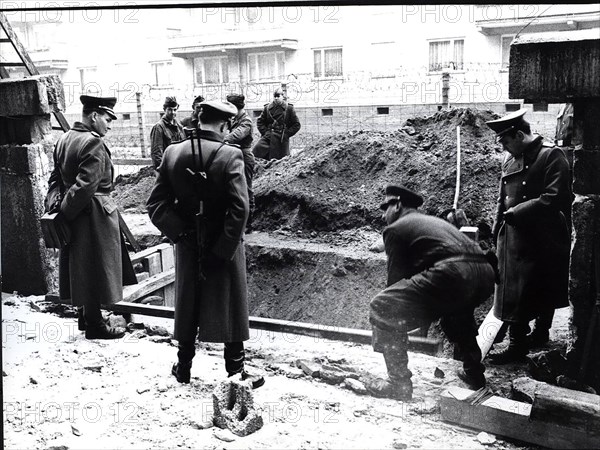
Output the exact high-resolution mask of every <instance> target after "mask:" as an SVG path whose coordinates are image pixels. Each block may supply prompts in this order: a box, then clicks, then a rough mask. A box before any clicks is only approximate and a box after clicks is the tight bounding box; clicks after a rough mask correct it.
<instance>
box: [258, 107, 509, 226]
mask: <svg viewBox="0 0 600 450" xmlns="http://www.w3.org/2000/svg"><path fill="white" fill-rule="evenodd" d="M495 118H497V115H496V114H494V113H492V112H490V111H478V110H473V109H452V110H449V111H442V112H438V113H436V114H435V115H433V116H429V117H418V118H414V119H409V120H407V121H406V123H405V124H404V126H403V127H402V128H400V129H398V130H394V131H388V132H380V131H368V132H367V131H353V132H349V133H345V134H337V135H333V136H330V137H327V138H324V139H321V140H320V141H319V142H317V143H316V144H315V145H313V146H311V147H309V148H307V149H306V150H304V151H303V152H301V153H298V154H296V155H294V156H291V157H288V158H284V159H283V160H280V161H270V162H266V163H264V162H260V163H259V167H258V170H257V175H256V178H255V185H254V186H255V195H256V206H257V212H256V215H255V219H254V226H255V228H257V229H260V230H275V229H289V230H316V231H335V230H340V229H346V230H348V229H354V228H359V227H364V226H372V227H375V228H381V226H382V225H383V223H382V221H381V212H380V210H379V209H378V205H379V203H380V202H381V199H382V195H383V192H384V189H385V185H386V184H388V183H390V182H397V183H402V184H404V185H405V186H407V187H409V188H411V189H415V190H416V191H418V192H421V193H422V194H423V196H424V198H425V203H424V205H423V210H424V211H425V212H427V213H428V214H432V215H436V216H440V215H442V213H443V212H444V211H446V210H448V209H449V208H451V207H452V204H453V200H454V190H455V182H456V150H457V148H456V127H457V126H460V127H461V166H462V167H461V173H462V175H461V190H460V196H459V205H458V206H459V208H463V209H464V210H465V212H466V214H467V217H468V219H469V221H470V223H471V224H472V225H477V224H479V223H480V222H484V223H486V224H487V225H488V226H489V225H491V223H492V220H493V212H494V209H495V199H496V196H497V187H498V180H499V176H500V163H501V155H500V154H498V153H496V152H495V148H496V147H497V145H496V144H495V141H494V139H495V138H494V133H493V132H492V131H491V130H490V129H489V128H488V127H487V126H486V125H485V121H487V120H492V119H495Z"/></svg>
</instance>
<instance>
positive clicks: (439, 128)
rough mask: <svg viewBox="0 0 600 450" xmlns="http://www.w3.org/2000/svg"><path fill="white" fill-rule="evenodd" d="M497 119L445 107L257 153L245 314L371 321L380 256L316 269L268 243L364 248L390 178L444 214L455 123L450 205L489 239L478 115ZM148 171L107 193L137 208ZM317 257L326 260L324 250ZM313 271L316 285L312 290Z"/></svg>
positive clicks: (149, 240) (357, 323)
mask: <svg viewBox="0 0 600 450" xmlns="http://www.w3.org/2000/svg"><path fill="white" fill-rule="evenodd" d="M495 118H497V115H496V114H494V113H492V112H490V111H480V110H475V109H452V110H449V111H441V112H438V113H436V114H434V115H433V116H429V117H415V118H412V119H409V120H407V121H406V122H405V124H404V125H403V126H402V127H401V128H400V129H397V130H392V131H387V132H379V131H368V132H366V131H360V130H356V131H352V132H349V133H344V134H338V135H333V136H330V137H327V138H324V139H321V140H320V141H319V142H317V143H316V144H315V145H312V146H310V147H308V148H306V149H305V150H303V151H301V152H299V153H296V154H293V155H291V156H290V157H287V158H284V159H282V160H279V161H275V160H273V161H268V162H267V161H265V160H258V164H257V169H256V175H255V179H254V192H255V196H256V213H255V215H254V220H253V226H254V228H255V229H256V230H259V231H262V232H264V234H263V233H255V234H253V235H250V236H247V241H248V242H249V243H251V244H252V245H253V246H254V247H253V248H256V246H264V248H265V250H264V251H263V250H261V251H249V252H248V253H249V258H248V274H249V284H250V287H251V289H250V307H251V314H254V315H258V316H262V317H271V318H278V319H286V320H297V321H305V322H315V323H321V324H325V325H337V326H353V327H355V328H365V329H368V328H370V326H369V323H368V317H367V314H366V312H365V311H366V310H367V305H368V301H369V300H370V298H372V297H373V296H374V295H375V294H376V293H377V292H378V291H379V290H381V289H383V288H384V287H385V284H384V283H385V263H384V262H381V261H380V263H379V265H377V264H376V263H374V262H369V257H368V255H367V259H364V257H362V256H361V257H357V258H358V259H357V260H352V258H344V257H341V258H340V257H331V263H330V264H329V263H327V264H326V267H327V269H326V270H325V271H323V266H321V265H319V264H316V261H315V264H311V261H304V260H305V259H307V258H308V259H310V256H306V255H297V254H295V253H293V252H292V253H290V252H286V250H285V249H280V250H273V249H272V248H271V249H269V248H268V247H269V246H271V247H272V246H273V241H279V242H280V244H278V245H279V246H281V247H284V246H285V245H289V246H290V247H293V246H298V245H304V244H303V243H305V245H308V246H310V245H317V246H320V247H321V249H329V250H330V251H331V252H332V253H339V252H340V251H346V252H349V253H350V254H354V255H361V254H362V255H364V254H368V251H369V248H370V247H372V246H373V244H375V243H377V242H378V241H379V240H380V239H381V237H380V236H381V230H382V228H383V226H384V223H383V221H382V219H381V212H380V210H379V208H378V205H379V203H380V202H381V200H382V196H383V193H384V189H385V186H386V185H387V184H388V183H400V184H404V185H405V186H407V187H409V188H411V189H414V190H416V191H418V192H420V193H422V195H423V197H424V198H425V203H424V205H423V207H422V209H423V210H424V211H425V212H426V213H428V214H432V215H436V216H442V217H445V216H446V213H447V211H448V210H449V208H451V206H452V205H453V201H454V195H455V185H456V170H457V137H456V133H457V127H460V150H461V168H460V169H461V185H460V196H459V202H458V207H459V208H460V209H463V210H464V211H465V213H466V215H467V219H468V220H469V224H470V225H473V226H478V228H479V235H480V240H481V244H482V245H483V246H489V245H490V240H489V237H490V236H489V232H490V229H491V225H492V222H493V214H494V210H495V199H496V195H497V188H498V180H499V176H500V163H501V158H502V156H501V154H499V153H497V149H498V146H497V144H496V143H495V137H494V133H493V132H492V131H491V130H490V129H489V128H488V127H487V126H486V125H485V122H486V121H488V120H492V119H495ZM154 179H155V172H154V170H153V169H152V168H150V167H147V168H144V169H142V170H141V171H139V172H138V173H134V174H131V175H126V176H119V177H118V178H117V180H116V188H115V191H114V193H113V196H114V198H115V200H116V201H117V203H118V204H119V206H120V208H121V209H122V210H123V211H125V212H127V213H136V212H138V213H142V214H143V213H145V202H146V199H147V196H148V194H149V192H150V191H151V189H152V186H153V183H154ZM128 220H129V219H128ZM135 221H136V223H137V222H138V220H137V219H136V220H135ZM135 226H137V225H134V227H132V228H135ZM130 227H131V225H130ZM134 231H135V230H134ZM138 237H139V240H140V241H141V243H142V244H144V245H154V244H156V243H158V242H160V235H159V234H157V233H154V234H152V233H148V232H143V233H138ZM286 242H287V243H288V244H286ZM288 253H289V254H288ZM315 255H321V256H318V257H316V256H315V258H316V259H326V258H327V256H322V255H323V252H319V253H315ZM344 265H346V266H347V267H344ZM295 266H298V267H299V268H300V269H299V270H295V269H294V267H295ZM320 278H322V280H321V281H322V283H321V284H322V289H317V287H315V286H317V285H318V284H319V283H320V281H319V280H320ZM342 278H343V286H344V287H343V289H342V290H340V287H339V285H340V284H342V283H340V281H341V280H342ZM309 286H313V287H312V288H311V287H309ZM282 299H283V300H284V301H282ZM490 305H491V300H488V301H487V302H486V303H485V304H484V305H482V306H481V307H480V308H478V310H477V312H476V314H477V319H478V320H479V321H481V320H483V317H485V315H486V314H487V312H488V310H489V309H490ZM430 334H431V335H432V336H435V337H437V336H439V335H440V330H439V329H438V328H436V327H435V326H434V327H432V330H431V331H430ZM447 347H448V346H447ZM446 351H447V352H451V349H450V348H447V349H446Z"/></svg>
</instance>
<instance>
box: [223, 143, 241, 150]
mask: <svg viewBox="0 0 600 450" xmlns="http://www.w3.org/2000/svg"><path fill="white" fill-rule="evenodd" d="M225 143H226V144H227V145H230V146H232V147H235V148H240V149H241V148H242V146H241V145H240V144H234V143H232V142H225Z"/></svg>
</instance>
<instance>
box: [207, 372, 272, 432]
mask: <svg viewBox="0 0 600 450" xmlns="http://www.w3.org/2000/svg"><path fill="white" fill-rule="evenodd" d="M212 396H213V407H214V424H215V425H216V426H217V427H219V428H224V429H225V428H226V429H228V430H230V431H231V432H232V433H233V434H236V435H237V436H248V435H249V434H252V433H254V432H255V431H257V430H260V429H261V428H262V426H263V418H262V416H261V414H260V409H259V408H257V407H255V405H254V395H253V393H252V386H251V385H250V383H248V382H244V381H234V380H227V381H223V382H221V383H219V384H218V385H217V386H216V387H215V389H214V391H213V394H212ZM219 439H220V438H219ZM227 442H229V441H227Z"/></svg>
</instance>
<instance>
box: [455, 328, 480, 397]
mask: <svg viewBox="0 0 600 450" xmlns="http://www.w3.org/2000/svg"><path fill="white" fill-rule="evenodd" d="M457 346H458V347H459V349H460V350H459V351H460V354H461V356H462V361H463V367H462V369H458V370H457V372H456V375H458V378H460V379H461V380H462V381H464V382H465V383H466V384H467V385H468V386H469V387H470V388H471V389H475V390H477V389H481V388H482V387H484V386H485V385H486V380H485V376H484V374H483V373H484V372H485V366H484V365H483V364H482V362H481V349H480V348H479V345H477V340H476V339H475V337H472V338H471V339H469V340H468V341H466V342H463V343H461V344H457Z"/></svg>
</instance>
